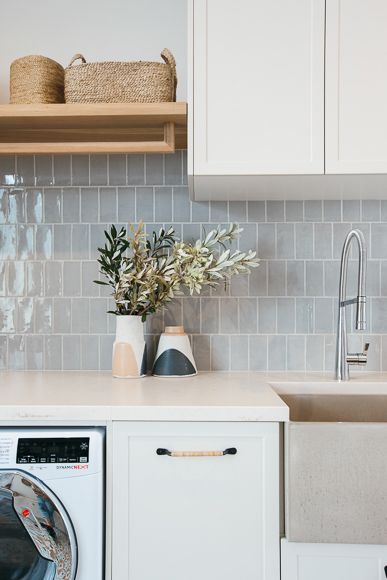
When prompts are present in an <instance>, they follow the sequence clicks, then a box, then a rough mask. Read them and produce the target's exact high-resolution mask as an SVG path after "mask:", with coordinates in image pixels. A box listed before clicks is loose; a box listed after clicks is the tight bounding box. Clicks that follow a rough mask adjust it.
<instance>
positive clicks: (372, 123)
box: [326, 0, 387, 173]
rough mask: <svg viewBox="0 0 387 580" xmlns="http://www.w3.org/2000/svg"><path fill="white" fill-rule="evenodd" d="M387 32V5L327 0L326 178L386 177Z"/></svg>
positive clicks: (366, 0) (381, 0)
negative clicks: (331, 175) (332, 175)
mask: <svg viewBox="0 0 387 580" xmlns="http://www.w3.org/2000/svg"><path fill="white" fill-rule="evenodd" d="M386 30H387V2H386V1H385V0H327V15H326V172H327V173H387V105H386V103H387V74H386V71H387V33H386Z"/></svg>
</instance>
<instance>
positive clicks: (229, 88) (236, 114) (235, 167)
mask: <svg viewBox="0 0 387 580" xmlns="http://www.w3.org/2000/svg"><path fill="white" fill-rule="evenodd" d="M192 2H193V0H191V4H192ZM324 18H325V2H324V0H270V2H268V1H267V0H240V1H239V2H235V1H234V0H194V2H193V6H192V5H191V20H192V21H193V22H190V27H191V28H192V29H193V32H192V31H191V33H192V41H191V43H192V44H191V53H192V54H191V56H190V66H191V77H192V78H191V81H192V84H191V89H192V90H191V91H190V93H191V103H190V105H191V109H190V111H191V121H192V124H193V125H192V127H191V129H192V128H193V151H191V153H193V165H194V167H193V172H194V174H195V175H214V174H219V175H233V174H234V175H238V174H243V175H248V174H252V175H258V174H262V175H264V174H266V175H267V174H292V173H293V174H297V173H301V174H302V173H317V174H322V173H324ZM192 105H193V109H192ZM191 143H192V141H191Z"/></svg>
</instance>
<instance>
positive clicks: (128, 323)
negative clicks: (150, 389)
mask: <svg viewBox="0 0 387 580" xmlns="http://www.w3.org/2000/svg"><path fill="white" fill-rule="evenodd" d="M146 355H147V353H146V342H145V338H144V323H143V322H142V321H141V316H132V315H123V316H120V315H117V316H116V339H115V341H114V344H113V365H112V368H113V377H116V378H118V379H132V378H138V377H144V376H145V375H146Z"/></svg>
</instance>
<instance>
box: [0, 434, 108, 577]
mask: <svg viewBox="0 0 387 580" xmlns="http://www.w3.org/2000/svg"><path fill="white" fill-rule="evenodd" d="M103 555H104V429H102V428H67V429H62V428H60V429H57V428H32V427H31V428H12V429H8V428H0V579H1V580H103V578H104V572H103V567H104V556H103Z"/></svg>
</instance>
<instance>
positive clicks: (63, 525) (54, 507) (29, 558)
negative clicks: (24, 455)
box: [0, 469, 78, 580]
mask: <svg viewBox="0 0 387 580" xmlns="http://www.w3.org/2000/svg"><path fill="white" fill-rule="evenodd" d="M77 560H78V554H77V543H76V537H75V532H74V528H73V525H72V523H71V521H70V518H69V516H68V514H67V512H66V510H65V508H64V506H63V505H62V504H61V502H60V501H59V499H58V498H57V497H56V496H55V494H54V493H53V492H52V491H51V490H50V489H49V488H48V487H47V486H46V485H45V484H44V483H43V482H42V481H40V480H39V479H37V478H35V477H33V476H31V475H30V474H29V473H26V472H24V471H22V470H16V469H15V470H4V469H0V578H1V580H74V579H75V576H76V571H77Z"/></svg>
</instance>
